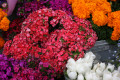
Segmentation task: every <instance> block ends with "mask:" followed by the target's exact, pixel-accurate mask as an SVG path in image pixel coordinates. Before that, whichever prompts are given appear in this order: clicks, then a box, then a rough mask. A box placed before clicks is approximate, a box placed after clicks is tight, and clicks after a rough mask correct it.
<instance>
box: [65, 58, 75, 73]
mask: <svg viewBox="0 0 120 80" xmlns="http://www.w3.org/2000/svg"><path fill="white" fill-rule="evenodd" d="M66 67H67V68H68V69H69V70H70V71H73V72H74V71H76V62H75V60H74V59H73V58H71V59H69V60H68V62H67V64H66Z"/></svg>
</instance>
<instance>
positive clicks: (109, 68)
mask: <svg viewBox="0 0 120 80" xmlns="http://www.w3.org/2000/svg"><path fill="white" fill-rule="evenodd" d="M114 67H115V66H114V65H112V64H110V63H108V65H107V67H106V70H110V71H112V72H113V70H114Z"/></svg>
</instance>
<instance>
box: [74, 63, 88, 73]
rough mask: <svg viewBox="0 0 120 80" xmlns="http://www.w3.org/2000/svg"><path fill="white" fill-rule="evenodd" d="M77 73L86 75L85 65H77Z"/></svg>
mask: <svg viewBox="0 0 120 80" xmlns="http://www.w3.org/2000/svg"><path fill="white" fill-rule="evenodd" d="M76 71H77V72H78V73H79V74H84V73H85V71H86V70H85V67H84V64H82V63H81V64H77V65H76Z"/></svg>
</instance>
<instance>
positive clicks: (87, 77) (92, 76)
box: [85, 70, 102, 80]
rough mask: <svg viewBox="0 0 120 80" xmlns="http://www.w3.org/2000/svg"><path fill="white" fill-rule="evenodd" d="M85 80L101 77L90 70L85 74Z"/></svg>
mask: <svg viewBox="0 0 120 80" xmlns="http://www.w3.org/2000/svg"><path fill="white" fill-rule="evenodd" d="M85 79H86V80H102V78H101V77H100V76H99V75H97V74H96V73H95V71H93V70H91V71H90V72H87V73H86V74H85Z"/></svg>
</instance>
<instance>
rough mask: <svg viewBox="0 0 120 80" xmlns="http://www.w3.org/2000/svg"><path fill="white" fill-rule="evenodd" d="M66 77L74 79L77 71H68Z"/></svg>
mask: <svg viewBox="0 0 120 80" xmlns="http://www.w3.org/2000/svg"><path fill="white" fill-rule="evenodd" d="M68 77H69V78H70V79H76V78H77V73H76V72H70V73H68Z"/></svg>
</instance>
